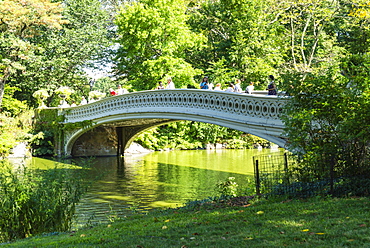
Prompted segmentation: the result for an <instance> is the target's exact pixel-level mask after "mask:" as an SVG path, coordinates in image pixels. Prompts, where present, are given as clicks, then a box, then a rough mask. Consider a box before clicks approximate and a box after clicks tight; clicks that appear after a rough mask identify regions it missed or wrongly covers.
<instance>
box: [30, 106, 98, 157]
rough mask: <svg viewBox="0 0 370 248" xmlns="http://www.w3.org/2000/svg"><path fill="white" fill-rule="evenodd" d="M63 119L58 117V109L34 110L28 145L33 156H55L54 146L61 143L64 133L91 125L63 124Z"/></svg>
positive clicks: (87, 123) (86, 123) (83, 122)
mask: <svg viewBox="0 0 370 248" xmlns="http://www.w3.org/2000/svg"><path fill="white" fill-rule="evenodd" d="M63 120H64V117H63V116H62V115H58V109H36V110H35V121H34V123H33V128H32V136H31V137H30V138H29V143H30V145H31V147H32V155H34V156H53V155H55V145H56V144H57V142H61V139H62V137H61V136H62V134H63V132H64V131H71V130H75V129H80V128H87V127H90V126H91V125H92V122H91V121H89V120H86V121H81V122H77V123H65V124H64V123H63Z"/></svg>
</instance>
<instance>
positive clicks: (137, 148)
mask: <svg viewBox="0 0 370 248" xmlns="http://www.w3.org/2000/svg"><path fill="white" fill-rule="evenodd" d="M149 152H153V150H149V149H146V148H144V147H142V146H141V145H140V144H138V143H135V142H132V143H131V145H130V147H129V148H128V149H126V150H125V155H132V154H143V153H149Z"/></svg>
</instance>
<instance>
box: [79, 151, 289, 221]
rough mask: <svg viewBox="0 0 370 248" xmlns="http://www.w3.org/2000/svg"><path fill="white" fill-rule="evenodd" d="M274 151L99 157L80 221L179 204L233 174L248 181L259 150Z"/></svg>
mask: <svg viewBox="0 0 370 248" xmlns="http://www.w3.org/2000/svg"><path fill="white" fill-rule="evenodd" d="M270 152H271V151H270V150H263V151H258V150H217V151H206V150H203V151H199V150H197V151H171V152H154V153H150V154H147V155H145V156H141V157H126V158H124V159H117V158H116V157H105V158H96V159H95V160H94V163H93V165H92V167H93V170H91V175H90V176H91V178H98V179H97V180H95V181H94V183H93V185H92V187H91V189H90V190H89V192H88V194H87V195H86V197H84V199H83V200H82V201H81V204H79V206H78V209H77V213H78V216H79V219H80V221H79V222H84V221H87V220H88V219H93V220H94V221H106V220H108V219H109V215H110V214H112V213H114V214H117V215H118V216H122V215H126V214H128V213H130V212H131V210H132V209H133V208H134V209H136V210H140V211H145V210H148V209H151V208H163V207H178V206H181V205H183V204H184V203H185V202H187V201H190V200H197V199H198V200H199V199H204V198H207V197H208V196H212V195H215V194H216V192H215V185H216V184H217V183H218V182H219V181H224V180H225V179H227V178H228V177H231V176H232V177H235V178H236V182H237V183H238V184H239V185H240V186H241V187H242V186H243V185H244V183H245V182H246V179H247V177H251V176H252V175H253V161H252V158H253V156H255V155H257V154H264V153H270ZM276 152H283V151H282V150H279V151H276Z"/></svg>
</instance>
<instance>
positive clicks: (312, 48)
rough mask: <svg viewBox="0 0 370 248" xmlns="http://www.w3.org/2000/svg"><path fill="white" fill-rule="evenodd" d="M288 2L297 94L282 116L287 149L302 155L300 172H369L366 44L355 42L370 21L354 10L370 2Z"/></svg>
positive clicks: (289, 78)
mask: <svg viewBox="0 0 370 248" xmlns="http://www.w3.org/2000/svg"><path fill="white" fill-rule="evenodd" d="M284 8H285V9H286V13H287V14H286V15H285V16H284V17H283V16H282V18H283V20H286V22H285V23H286V25H287V27H289V29H290V33H289V36H288V37H289V41H288V42H289V43H290V45H289V46H287V47H289V49H288V50H290V56H289V59H288V60H287V63H286V67H285V68H284V70H285V74H284V75H283V78H284V85H285V87H286V89H287V90H288V92H289V94H290V95H291V96H293V98H292V99H291V101H290V103H289V104H288V105H287V106H286V113H285V117H284V118H285V124H286V126H287V128H286V134H287V137H288V139H289V149H290V150H292V151H294V152H295V153H296V154H298V155H299V156H300V157H301V158H302V159H303V160H302V164H301V166H300V167H299V168H297V169H298V175H299V176H300V177H301V179H302V180H312V179H326V178H334V177H340V176H346V177H351V176H365V175H367V176H368V175H370V171H369V167H368V162H367V161H368V159H369V155H370V154H369V152H368V144H369V140H370V136H369V135H368V133H369V132H368V131H369V130H370V127H369V125H368V124H367V123H368V121H369V118H370V115H369V114H368V108H369V107H370V106H369V104H370V98H369V86H368V84H367V83H366V82H368V80H369V76H370V71H369V70H368V69H367V68H366V66H367V65H368V64H369V60H368V59H367V57H368V56H367V55H366V53H367V52H368V45H367V44H365V43H366V42H365V43H364V45H363V46H358V44H356V42H354V39H356V38H357V37H368V34H369V33H368V27H369V26H368V21H367V20H366V18H364V17H363V16H356V15H355V14H354V13H357V12H358V9H361V10H362V11H364V10H366V11H367V8H368V7H367V5H361V4H360V2H358V1H352V2H339V1H320V2H319V1H306V2H304V3H303V2H295V4H292V5H289V6H284ZM360 40H361V39H360ZM288 42H287V43H288ZM289 65H290V66H291V67H289ZM361 67H362V68H361ZM360 123H361V124H360Z"/></svg>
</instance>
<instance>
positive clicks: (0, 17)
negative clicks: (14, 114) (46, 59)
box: [0, 0, 66, 106]
mask: <svg viewBox="0 0 370 248" xmlns="http://www.w3.org/2000/svg"><path fill="white" fill-rule="evenodd" d="M61 12H62V7H61V5H60V4H59V3H51V2H49V1H44V0H22V1H21V0H2V1H1V4H0V106H1V103H2V98H3V94H4V86H5V84H6V83H7V82H8V81H9V78H10V77H11V75H12V74H14V73H15V72H16V71H22V70H24V69H25V67H24V62H25V61H27V60H29V59H31V58H32V57H33V55H34V52H35V51H37V50H38V49H40V47H38V46H36V45H34V44H32V43H31V42H30V41H29V40H30V39H32V38H33V37H36V36H39V35H41V34H42V30H43V29H61V25H62V24H65V23H66V20H64V19H63V17H62V16H61Z"/></svg>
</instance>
